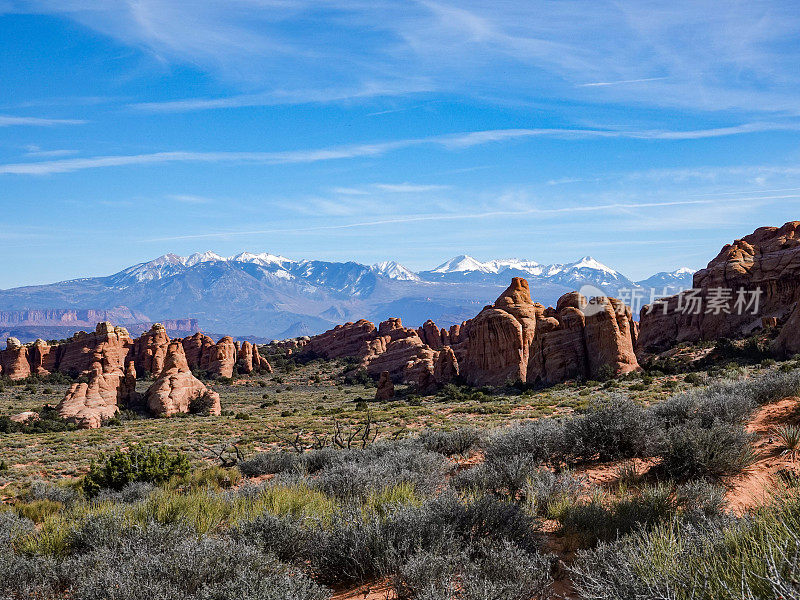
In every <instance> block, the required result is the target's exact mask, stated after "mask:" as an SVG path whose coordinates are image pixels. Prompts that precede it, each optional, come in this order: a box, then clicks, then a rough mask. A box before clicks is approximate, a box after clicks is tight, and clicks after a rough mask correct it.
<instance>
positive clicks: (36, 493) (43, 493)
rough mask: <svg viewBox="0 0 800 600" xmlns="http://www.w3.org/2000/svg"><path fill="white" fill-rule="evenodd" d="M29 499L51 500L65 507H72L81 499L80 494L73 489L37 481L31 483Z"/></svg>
mask: <svg viewBox="0 0 800 600" xmlns="http://www.w3.org/2000/svg"><path fill="white" fill-rule="evenodd" d="M28 497H29V498H30V499H31V500H50V501H52V502H58V503H59V504H61V505H63V506H71V505H72V504H74V503H75V502H76V501H77V500H79V499H80V494H79V493H78V491H77V490H76V489H75V488H72V487H67V486H65V485H55V484H52V483H50V482H47V481H41V480H37V481H34V482H33V483H31V487H30V490H28Z"/></svg>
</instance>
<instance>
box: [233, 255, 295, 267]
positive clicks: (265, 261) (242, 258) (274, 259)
mask: <svg viewBox="0 0 800 600" xmlns="http://www.w3.org/2000/svg"><path fill="white" fill-rule="evenodd" d="M229 260H235V261H239V262H249V263H255V264H257V265H271V264H277V265H282V264H283V263H290V262H294V261H292V260H291V259H288V258H286V257H285V256H281V255H275V254H270V253H268V252H259V253H257V254H254V253H252V252H240V253H239V254H237V255H236V256H233V257H231V258H230V259H229Z"/></svg>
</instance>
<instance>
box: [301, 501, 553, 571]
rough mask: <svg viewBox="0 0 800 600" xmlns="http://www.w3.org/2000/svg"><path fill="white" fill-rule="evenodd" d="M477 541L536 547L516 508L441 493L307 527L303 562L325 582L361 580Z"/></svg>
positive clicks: (529, 549)
mask: <svg viewBox="0 0 800 600" xmlns="http://www.w3.org/2000/svg"><path fill="white" fill-rule="evenodd" d="M481 540H486V541H487V542H488V543H502V542H504V541H509V542H512V543H514V544H515V545H516V546H517V547H519V548H520V549H522V550H525V551H527V552H531V553H533V552H535V551H536V550H537V548H538V540H537V538H536V534H535V532H534V530H533V520H532V518H531V517H530V516H529V515H528V514H527V513H525V511H524V510H522V509H521V508H520V507H518V506H516V505H514V504H509V503H505V502H500V501H498V500H494V499H492V498H490V497H483V498H479V499H476V500H471V501H463V500H459V499H457V498H455V497H454V496H451V495H445V496H440V497H437V498H435V499H431V500H429V501H426V502H423V503H422V504H420V505H413V504H405V505H399V506H396V507H395V508H394V509H393V510H391V511H388V512H384V513H383V514H379V513H375V512H366V513H365V512H364V511H362V510H359V509H356V508H350V509H345V510H342V511H339V512H337V513H335V514H334V515H332V516H331V518H330V520H329V521H328V522H327V523H325V524H323V526H321V527H311V528H310V529H309V537H308V545H307V550H306V553H305V560H307V561H308V562H309V564H310V565H311V568H312V571H313V572H314V573H315V574H316V575H317V577H319V579H320V581H323V582H325V583H346V582H355V581H364V580H368V579H371V578H374V577H377V576H386V575H392V574H395V573H397V572H398V570H399V569H400V568H401V566H402V565H403V564H405V562H406V561H407V560H408V559H409V558H410V557H411V556H412V555H414V554H415V553H417V552H420V551H427V552H433V553H436V554H453V553H458V552H459V551H460V550H461V549H463V548H465V547H467V546H469V545H472V544H475V543H477V542H479V541H481Z"/></svg>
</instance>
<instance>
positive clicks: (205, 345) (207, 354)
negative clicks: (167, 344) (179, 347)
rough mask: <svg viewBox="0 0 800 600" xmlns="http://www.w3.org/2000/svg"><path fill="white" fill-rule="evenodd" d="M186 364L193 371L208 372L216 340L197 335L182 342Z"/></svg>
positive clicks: (200, 334)
mask: <svg viewBox="0 0 800 600" xmlns="http://www.w3.org/2000/svg"><path fill="white" fill-rule="evenodd" d="M181 343H182V344H183V351H184V353H185V354H186V362H187V363H188V365H189V368H190V369H192V370H195V369H200V370H202V371H208V365H209V363H210V362H211V353H212V348H214V340H212V339H211V338H210V337H208V336H207V335H205V334H203V333H195V334H194V335H191V336H189V337H185V338H183V340H181Z"/></svg>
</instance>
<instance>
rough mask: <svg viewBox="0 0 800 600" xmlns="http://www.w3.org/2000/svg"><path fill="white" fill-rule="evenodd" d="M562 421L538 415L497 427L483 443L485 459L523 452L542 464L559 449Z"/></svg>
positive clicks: (522, 453)
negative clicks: (484, 443)
mask: <svg viewBox="0 0 800 600" xmlns="http://www.w3.org/2000/svg"><path fill="white" fill-rule="evenodd" d="M562 435H563V425H562V423H561V422H559V421H556V420H554V419H539V420H536V421H530V422H527V423H522V424H519V425H513V426H512V427H509V428H508V429H505V430H501V431H498V432H497V433H495V434H494V435H492V436H491V437H490V438H489V440H488V442H487V443H486V448H485V451H484V453H485V456H486V460H487V461H498V462H499V461H503V460H505V459H506V458H508V457H511V456H519V455H526V456H529V457H530V459H531V460H532V461H536V462H537V463H539V464H544V463H546V462H548V461H550V460H551V459H552V458H553V457H554V456H555V455H557V454H558V453H559V451H560V448H559V440H560V439H561V437H562Z"/></svg>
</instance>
